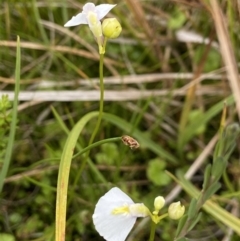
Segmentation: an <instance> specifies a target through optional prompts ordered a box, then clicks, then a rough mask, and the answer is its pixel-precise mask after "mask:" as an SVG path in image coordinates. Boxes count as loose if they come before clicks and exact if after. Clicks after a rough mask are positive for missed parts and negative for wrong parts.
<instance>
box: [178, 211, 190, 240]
mask: <svg viewBox="0 0 240 241" xmlns="http://www.w3.org/2000/svg"><path fill="white" fill-rule="evenodd" d="M187 219H188V215H184V216H183V217H182V218H181V219H180V220H179V222H178V227H177V232H176V236H175V237H178V235H179V234H180V232H181V231H182V229H183V227H184V225H185V223H186V221H187Z"/></svg>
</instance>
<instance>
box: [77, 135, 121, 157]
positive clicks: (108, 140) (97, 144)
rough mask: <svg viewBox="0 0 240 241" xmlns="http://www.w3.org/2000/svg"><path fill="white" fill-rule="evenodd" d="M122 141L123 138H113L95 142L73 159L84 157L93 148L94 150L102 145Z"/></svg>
mask: <svg viewBox="0 0 240 241" xmlns="http://www.w3.org/2000/svg"><path fill="white" fill-rule="evenodd" d="M120 140H122V137H113V138H108V139H104V140H101V141H98V142H95V143H93V144H91V145H90V146H87V147H85V148H84V149H82V150H81V151H80V152H78V153H77V154H75V155H74V156H73V158H76V157H78V156H80V155H82V154H83V153H85V152H87V151H90V150H91V149H92V148H94V147H96V146H100V145H102V144H105V143H109V142H114V141H120Z"/></svg>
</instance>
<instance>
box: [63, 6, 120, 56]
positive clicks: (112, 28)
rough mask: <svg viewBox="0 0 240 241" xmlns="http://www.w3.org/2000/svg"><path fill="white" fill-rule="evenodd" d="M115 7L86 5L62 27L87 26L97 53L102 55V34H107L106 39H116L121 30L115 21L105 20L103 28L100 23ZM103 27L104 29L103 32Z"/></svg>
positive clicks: (103, 47)
mask: <svg viewBox="0 0 240 241" xmlns="http://www.w3.org/2000/svg"><path fill="white" fill-rule="evenodd" d="M115 6H116V4H100V5H98V6H95V5H94V3H86V4H85V5H84V6H83V10H82V12H81V13H79V14H78V15H76V16H73V17H72V19H71V20H69V21H68V22H67V23H66V24H65V25H64V27H71V26H76V25H80V24H88V26H89V28H90V30H91V31H92V33H93V35H94V37H95V38H96V41H97V43H98V46H99V53H100V54H103V53H104V52H105V46H104V35H103V32H104V33H106V34H107V36H106V37H108V38H111V36H112V38H116V37H118V36H119V34H120V32H121V30H122V27H121V25H120V24H119V22H118V21H117V20H116V19H115V20H113V19H112V18H111V20H110V21H109V23H108V22H107V19H105V20H104V21H105V24H104V26H102V23H101V22H100V20H101V19H103V18H104V17H105V16H106V15H107V14H108V13H109V11H111V9H112V8H114V7H115ZM103 27H104V28H106V29H105V30H104V29H103Z"/></svg>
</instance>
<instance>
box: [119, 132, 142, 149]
mask: <svg viewBox="0 0 240 241" xmlns="http://www.w3.org/2000/svg"><path fill="white" fill-rule="evenodd" d="M122 142H123V144H124V145H126V146H129V147H130V148H131V149H133V150H135V149H137V148H139V146H140V145H139V143H138V142H137V141H136V140H135V139H134V138H132V137H131V136H127V135H124V136H122Z"/></svg>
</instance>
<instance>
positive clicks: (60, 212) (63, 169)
mask: <svg viewBox="0 0 240 241" xmlns="http://www.w3.org/2000/svg"><path fill="white" fill-rule="evenodd" d="M97 116H98V112H90V113H88V114H86V115H85V116H83V117H82V118H81V119H80V120H79V121H78V122H77V123H76V125H75V126H74V128H73V129H72V131H71V132H70V134H69V136H68V138H67V141H66V144H65V146H64V149H63V153H62V157H61V161H60V166H59V173H58V184H57V200H56V224H55V225H56V227H55V228H56V232H55V234H56V240H58V241H60V240H61V237H65V228H66V207H67V190H68V179H69V172H70V168H71V162H72V157H73V153H74V150H75V146H76V143H77V139H78V137H79V135H80V133H81V131H82V130H83V128H84V126H85V125H86V124H87V122H88V121H89V120H91V119H92V118H95V117H97Z"/></svg>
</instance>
